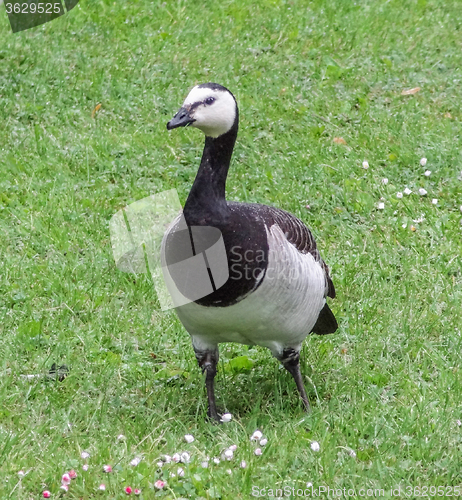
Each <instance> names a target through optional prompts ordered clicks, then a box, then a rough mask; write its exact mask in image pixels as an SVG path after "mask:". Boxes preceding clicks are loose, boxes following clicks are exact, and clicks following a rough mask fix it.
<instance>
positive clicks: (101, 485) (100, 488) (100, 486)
mask: <svg viewBox="0 0 462 500" xmlns="http://www.w3.org/2000/svg"><path fill="white" fill-rule="evenodd" d="M98 489H99V490H101V491H104V490H105V489H106V485H105V484H100V485H99V487H98Z"/></svg>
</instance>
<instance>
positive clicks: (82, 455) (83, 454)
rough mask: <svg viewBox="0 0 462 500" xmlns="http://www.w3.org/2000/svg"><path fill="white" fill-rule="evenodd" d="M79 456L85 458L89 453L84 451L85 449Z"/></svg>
mask: <svg viewBox="0 0 462 500" xmlns="http://www.w3.org/2000/svg"><path fill="white" fill-rule="evenodd" d="M80 456H81V457H82V458H83V459H84V460H86V459H87V458H90V453H88V452H86V451H82V453H81V454H80Z"/></svg>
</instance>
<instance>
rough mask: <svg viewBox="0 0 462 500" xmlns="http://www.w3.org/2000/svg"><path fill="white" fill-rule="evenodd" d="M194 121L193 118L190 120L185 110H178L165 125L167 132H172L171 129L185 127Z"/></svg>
mask: <svg viewBox="0 0 462 500" xmlns="http://www.w3.org/2000/svg"><path fill="white" fill-rule="evenodd" d="M195 121H196V120H195V119H194V118H191V115H190V114H189V112H188V110H187V109H186V108H180V110H179V111H178V113H177V114H176V115H175V116H174V117H173V118H172V119H171V120H170V121H169V122H168V123H167V130H172V128H177V127H186V126H187V125H190V124H191V123H193V122H195Z"/></svg>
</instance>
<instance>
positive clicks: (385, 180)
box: [382, 177, 388, 186]
mask: <svg viewBox="0 0 462 500" xmlns="http://www.w3.org/2000/svg"><path fill="white" fill-rule="evenodd" d="M382 184H384V185H385V186H386V185H387V184H388V179H387V178H386V177H385V178H383V179H382Z"/></svg>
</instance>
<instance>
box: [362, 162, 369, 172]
mask: <svg viewBox="0 0 462 500" xmlns="http://www.w3.org/2000/svg"><path fill="white" fill-rule="evenodd" d="M363 168H364V170H367V169H368V168H369V163H368V162H367V161H366V160H364V161H363Z"/></svg>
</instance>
